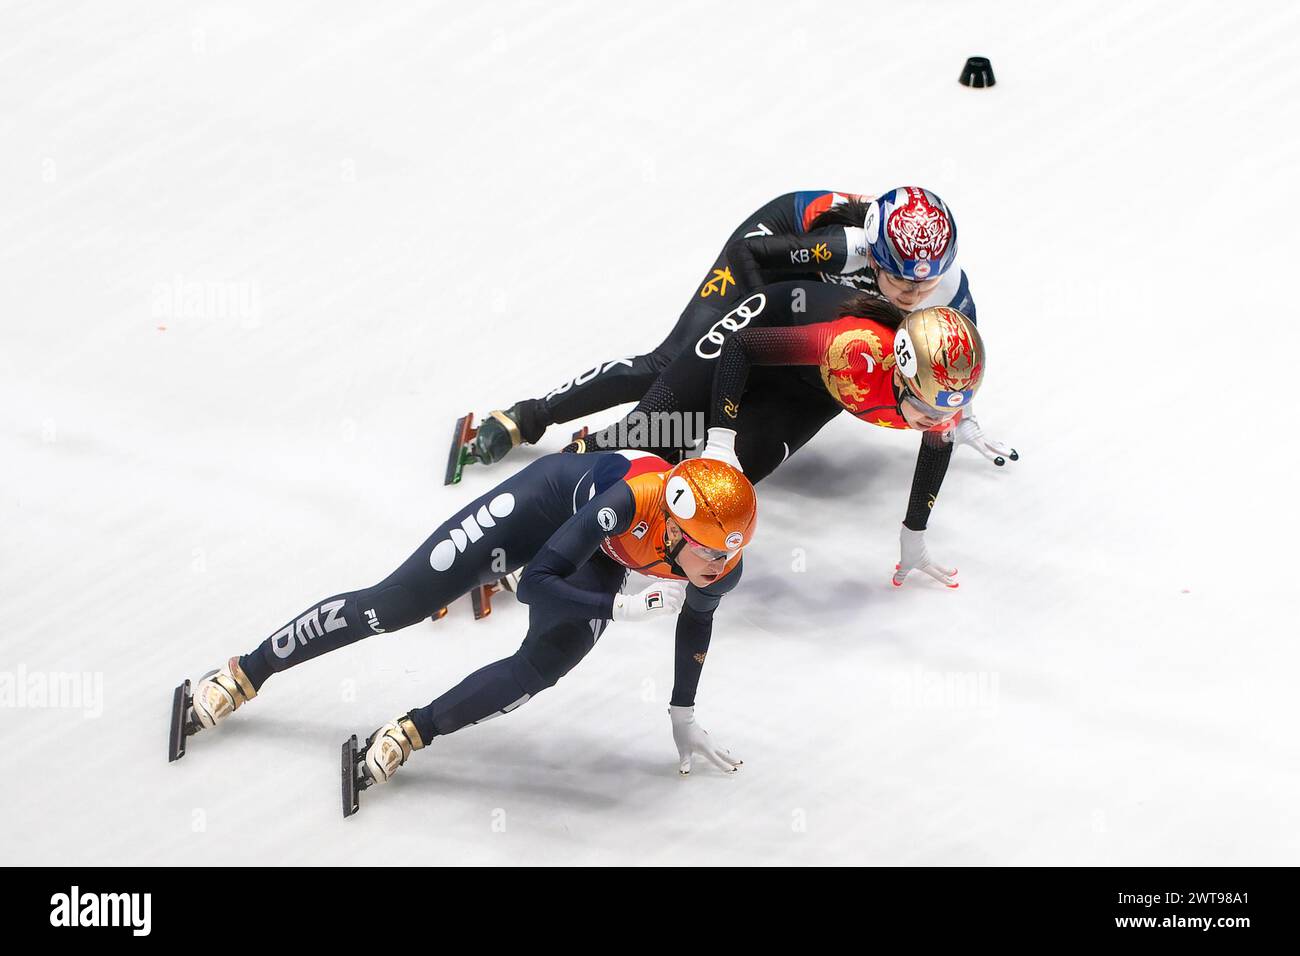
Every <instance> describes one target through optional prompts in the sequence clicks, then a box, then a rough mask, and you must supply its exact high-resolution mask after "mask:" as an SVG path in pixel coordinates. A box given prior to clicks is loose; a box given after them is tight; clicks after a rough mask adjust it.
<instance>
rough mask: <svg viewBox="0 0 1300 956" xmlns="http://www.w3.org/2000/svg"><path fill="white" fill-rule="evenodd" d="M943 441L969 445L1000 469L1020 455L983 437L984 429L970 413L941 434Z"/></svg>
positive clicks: (965, 414) (1016, 459)
mask: <svg viewBox="0 0 1300 956" xmlns="http://www.w3.org/2000/svg"><path fill="white" fill-rule="evenodd" d="M943 438H944V441H950V442H952V443H953V447H954V448H955V447H956V446H957V445H970V446H971V447H972V448H974V449H975V450H976V451H977V452H979V453H980V454H981V455H983V456H984V457H985V458H987V459H988V460H989V461H991V462H993V464H995V465H997V466H999V467H1001V466H1002V465H1005V464H1006V463H1007V462H1008V461H1019V460H1020V453H1019V452H1018V451H1016V450H1015V449H1014V448H1012V447H1011V446H1010V445H1007V444H1005V443H1003V442H1000V441H994V440H993V439H991V438H986V437H984V429H982V428H980V423H979V422H978V421H977V420H976V419H975V416H974V415H973V414H971V412H970V411H966V412H963V413H962V417H961V421H959V422H958V423H957V424H956V426H955V427H953V428H950V429H948V430H947V431H946V432H944V433H943Z"/></svg>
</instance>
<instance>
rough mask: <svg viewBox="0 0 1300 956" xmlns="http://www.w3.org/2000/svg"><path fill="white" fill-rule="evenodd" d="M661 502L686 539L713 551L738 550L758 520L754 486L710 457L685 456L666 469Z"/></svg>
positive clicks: (722, 463) (752, 531)
mask: <svg viewBox="0 0 1300 956" xmlns="http://www.w3.org/2000/svg"><path fill="white" fill-rule="evenodd" d="M664 505H665V507H666V508H667V509H668V514H669V516H670V517H671V518H672V519H673V520H674V521H676V522H677V524H678V526H679V527H680V528H681V529H682V531H683V532H684V533H685V535H686V536H687V537H688V538H690V539H691V540H692V541H694V542H695V543H696V544H701V545H703V546H704V547H706V548H711V549H713V550H715V551H727V552H730V553H733V554H734V553H735V552H736V551H739V550H740V549H741V548H743V547H744V546H745V545H747V544H749V541H750V539H751V538H753V537H754V526H755V525H756V524H757V523H758V499H757V498H756V497H755V495H754V486H753V485H751V484H750V483H749V479H748V478H746V477H745V476H744V475H743V474H741V473H740V471H738V470H737V469H735V468H732V467H731V466H730V465H728V464H727V463H726V462H723V461H717V460H716V459H713V458H688V459H686V460H685V461H683V462H682V463H681V464H680V465H678V466H677V467H675V468H673V469H672V470H671V471H670V472H668V474H667V475H666V476H665V480H664Z"/></svg>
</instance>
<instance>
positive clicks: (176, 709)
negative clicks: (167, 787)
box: [167, 680, 194, 763]
mask: <svg viewBox="0 0 1300 956" xmlns="http://www.w3.org/2000/svg"><path fill="white" fill-rule="evenodd" d="M193 699H194V698H193V697H191V696H190V682H189V681H188V680H187V681H185V683H183V684H181V685H180V686H179V687H177V688H176V690H175V691H174V692H173V693H172V724H171V733H170V735H169V736H168V739H167V762H168V763H172V762H173V761H176V760H180V759H181V758H182V757H184V756H185V717H186V714H188V713H189V709H190V703H191V702H192V701H193Z"/></svg>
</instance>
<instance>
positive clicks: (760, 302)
mask: <svg viewBox="0 0 1300 956" xmlns="http://www.w3.org/2000/svg"><path fill="white" fill-rule="evenodd" d="M751 303H757V305H753V306H751ZM766 305H767V296H765V295H764V294H763V293H761V292H755V293H754V294H753V295H751V296H750V297H749V298H748V299H746V300H745V301H744V302H742V303H740V305H738V306H736V307H735V308H734V309H732V310H731V311H730V312H728V313H727V314H726V315H724V316H723V317H722V318H720V319H718V321H716V322H714V323H713V327H712V328H711V329H709V331H707V332H705V333H704V335H703V336H702V337H701V338H700V340H699V341H698V342H696V343H695V354H696V355H698V356H699V357H700V358H702V359H715V358H717V357H718V356H719V355H721V354H722V343H723V342H725V341H726V340H727V333H728V332H735V331H737V330H739V329H743V328H744V327H745V326H747V325H749V323H750V320H751V319H755V318H757V317H758V316H759V315H761V314H762V312H763V307H764V306H766ZM724 330H725V331H724Z"/></svg>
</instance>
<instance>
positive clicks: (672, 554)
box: [664, 524, 686, 577]
mask: <svg viewBox="0 0 1300 956" xmlns="http://www.w3.org/2000/svg"><path fill="white" fill-rule="evenodd" d="M679 533H680V529H679ZM684 547H686V535H685V534H682V535H681V537H679V538H678V539H677V543H676V544H674V545H670V544H669V543H668V525H667V524H665V525H664V557H666V558H667V559H668V567H669V569H670V570H671V571H672V572H673V574H680V575H681V576H682V577H686V572H685V571H683V570H682V566H681V565H680V564H678V563H677V556H678V555H679V554H681V553H682V548H684Z"/></svg>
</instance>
